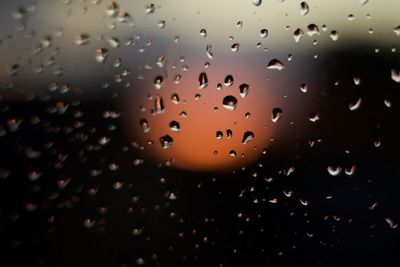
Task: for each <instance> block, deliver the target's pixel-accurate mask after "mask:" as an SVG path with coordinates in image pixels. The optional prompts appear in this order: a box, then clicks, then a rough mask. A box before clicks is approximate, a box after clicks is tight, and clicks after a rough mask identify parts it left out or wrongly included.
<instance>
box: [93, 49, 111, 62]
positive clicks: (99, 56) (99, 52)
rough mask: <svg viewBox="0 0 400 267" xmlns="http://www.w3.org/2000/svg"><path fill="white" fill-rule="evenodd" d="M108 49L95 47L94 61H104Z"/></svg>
mask: <svg viewBox="0 0 400 267" xmlns="http://www.w3.org/2000/svg"><path fill="white" fill-rule="evenodd" d="M108 54H109V53H108V49H107V48H97V49H96V55H95V58H96V61H97V62H99V63H104V62H105V61H106V60H107V57H108Z"/></svg>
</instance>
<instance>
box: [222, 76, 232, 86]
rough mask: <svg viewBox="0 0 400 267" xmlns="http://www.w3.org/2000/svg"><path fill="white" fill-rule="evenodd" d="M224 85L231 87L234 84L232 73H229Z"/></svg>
mask: <svg viewBox="0 0 400 267" xmlns="http://www.w3.org/2000/svg"><path fill="white" fill-rule="evenodd" d="M224 85H225V86H226V87H230V86H232V85H233V76H232V75H227V76H226V77H225V79H224Z"/></svg>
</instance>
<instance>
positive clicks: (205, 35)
mask: <svg viewBox="0 0 400 267" xmlns="http://www.w3.org/2000/svg"><path fill="white" fill-rule="evenodd" d="M200 36H201V37H203V38H206V37H207V31H206V29H201V30H200Z"/></svg>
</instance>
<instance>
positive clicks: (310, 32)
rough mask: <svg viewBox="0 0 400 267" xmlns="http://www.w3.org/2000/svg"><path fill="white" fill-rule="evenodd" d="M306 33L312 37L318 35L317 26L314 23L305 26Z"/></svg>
mask: <svg viewBox="0 0 400 267" xmlns="http://www.w3.org/2000/svg"><path fill="white" fill-rule="evenodd" d="M307 35H308V36H310V37H313V36H315V35H319V28H318V26H317V25H315V24H314V23H311V24H309V25H308V26H307Z"/></svg>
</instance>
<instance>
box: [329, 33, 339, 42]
mask: <svg viewBox="0 0 400 267" xmlns="http://www.w3.org/2000/svg"><path fill="white" fill-rule="evenodd" d="M329 37H331V39H332V41H334V42H335V41H337V40H338V39H339V33H338V32H337V31H331V33H330V34H329Z"/></svg>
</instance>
